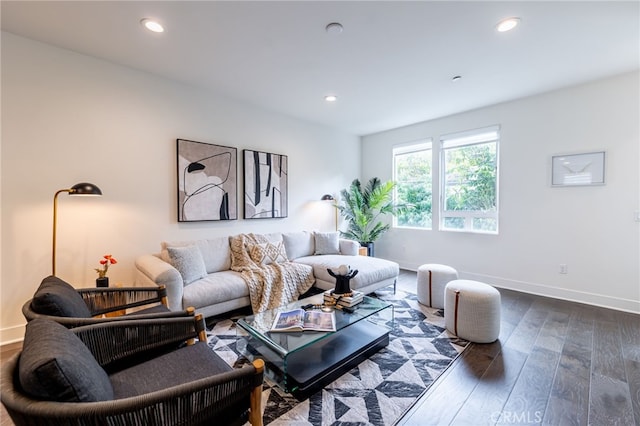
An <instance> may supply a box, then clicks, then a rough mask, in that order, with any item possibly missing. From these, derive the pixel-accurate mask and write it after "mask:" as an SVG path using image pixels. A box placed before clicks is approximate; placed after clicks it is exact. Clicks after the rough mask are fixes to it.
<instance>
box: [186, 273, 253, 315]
mask: <svg viewBox="0 0 640 426" xmlns="http://www.w3.org/2000/svg"><path fill="white" fill-rule="evenodd" d="M241 297H249V287H247V284H246V283H245V281H244V279H243V278H242V275H241V274H240V273H239V272H235V271H221V272H214V273H213V274H209V275H207V276H206V277H205V278H202V279H200V280H197V281H195V282H193V283H192V284H190V285H188V286H186V287H185V288H184V293H183V294H182V304H183V306H193V307H194V308H196V309H198V308H202V307H206V306H211V305H215V304H216V303H223V302H227V301H229V300H233V299H239V298H241Z"/></svg>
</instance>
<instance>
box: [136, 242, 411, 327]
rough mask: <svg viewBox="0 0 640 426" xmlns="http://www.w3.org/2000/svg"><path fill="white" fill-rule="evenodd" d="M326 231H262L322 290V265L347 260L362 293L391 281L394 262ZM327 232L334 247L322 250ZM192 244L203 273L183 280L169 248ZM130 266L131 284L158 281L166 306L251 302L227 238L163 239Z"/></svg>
mask: <svg viewBox="0 0 640 426" xmlns="http://www.w3.org/2000/svg"><path fill="white" fill-rule="evenodd" d="M332 234H334V233H324V234H323V233H314V232H306V231H300V232H288V233H274V234H265V235H264V236H265V237H266V238H267V239H268V240H269V241H270V242H272V243H279V242H282V243H283V246H284V249H285V251H286V254H287V258H288V260H289V261H293V262H296V263H298V264H303V265H307V266H308V267H309V268H312V270H313V275H314V277H315V284H314V285H315V286H316V287H318V288H320V289H322V290H328V289H332V288H334V287H335V279H334V278H332V277H331V276H330V275H329V273H328V272H327V268H330V269H332V270H337V268H338V267H339V266H340V265H349V266H350V267H351V268H352V269H357V270H358V271H359V273H358V274H357V275H356V276H355V277H354V278H353V279H351V282H350V285H351V288H352V289H353V290H358V291H361V292H363V293H365V294H368V293H371V292H373V291H375V290H377V289H380V288H383V287H387V286H389V285H394V286H395V283H396V279H397V277H398V273H399V266H398V264H397V263H395V262H391V261H388V260H385V259H380V258H374V257H367V256H359V255H358V248H359V244H358V243H357V242H355V241H351V240H345V239H339V240H338V241H336V239H337V235H332ZM327 237H328V238H329V241H331V242H333V243H334V245H335V248H329V249H327V246H326V242H327ZM316 242H317V244H316ZM336 243H337V244H336ZM329 245H331V244H329ZM194 246H196V247H197V248H198V250H197V251H199V252H200V254H201V255H202V259H203V260H204V267H205V268H206V273H204V274H203V275H205V276H204V277H202V278H199V277H196V279H195V280H193V281H192V282H190V281H191V280H192V279H193V277H190V276H187V281H188V282H187V283H186V284H185V279H184V278H183V275H184V274H185V270H184V265H176V266H179V267H180V268H181V269H182V273H181V272H180V271H179V270H178V269H176V268H175V267H174V266H172V264H171V263H172V258H171V257H170V256H169V249H170V248H175V247H178V248H179V247H183V248H189V249H190V250H191V249H193V248H194ZM316 253H331V254H316ZM173 263H175V262H173ZM135 265H136V285H139V286H149V285H164V286H165V287H166V288H167V298H168V306H169V309H171V310H182V309H185V307H186V306H193V307H195V308H196V311H198V312H199V313H202V314H203V315H204V316H206V317H208V316H212V315H218V314H221V313H225V312H228V311H231V310H234V309H237V308H242V307H245V306H250V305H251V301H250V299H249V288H248V287H247V285H246V283H245V281H244V279H243V278H242V276H241V274H240V273H238V272H235V271H232V270H231V269H230V268H231V249H230V245H229V237H217V238H212V239H203V240H191V241H177V242H163V243H162V251H161V252H160V253H157V254H146V255H142V256H140V257H138V258H137V259H136V262H135ZM187 272H190V271H187ZM187 275H189V274H187ZM394 290H395V287H394Z"/></svg>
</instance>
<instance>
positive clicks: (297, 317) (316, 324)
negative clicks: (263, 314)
mask: <svg viewBox="0 0 640 426" xmlns="http://www.w3.org/2000/svg"><path fill="white" fill-rule="evenodd" d="M305 330H312V331H336V317H335V314H334V313H333V312H321V311H313V310H309V311H305V310H304V309H295V310H293V311H286V312H278V315H276V319H275V321H274V322H273V326H272V327H271V331H305Z"/></svg>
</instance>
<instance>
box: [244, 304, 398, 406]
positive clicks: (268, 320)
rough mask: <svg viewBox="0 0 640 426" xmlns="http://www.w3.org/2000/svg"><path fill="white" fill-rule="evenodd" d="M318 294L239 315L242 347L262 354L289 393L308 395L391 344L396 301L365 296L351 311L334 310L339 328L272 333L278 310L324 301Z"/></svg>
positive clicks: (268, 369) (272, 375)
mask: <svg viewBox="0 0 640 426" xmlns="http://www.w3.org/2000/svg"><path fill="white" fill-rule="evenodd" d="M322 301H323V295H322V294H318V295H315V296H312V297H308V298H306V299H302V300H298V301H296V302H293V303H290V304H288V305H285V306H281V307H279V308H276V309H272V310H269V311H265V312H261V313H259V314H256V315H251V316H248V317H246V318H242V319H240V320H238V322H237V325H238V327H236V330H237V333H238V337H239V339H238V346H237V348H238V350H239V351H240V353H242V354H243V355H244V356H246V357H247V358H248V359H249V360H250V361H253V360H254V359H256V358H261V359H263V360H264V361H265V364H266V374H267V375H268V376H269V377H270V378H271V379H272V380H274V381H275V382H276V383H277V384H278V385H279V386H280V387H281V388H282V389H284V390H285V391H286V392H289V393H291V394H293V395H294V396H295V397H297V398H299V399H304V398H306V397H307V396H309V395H311V394H312V393H314V392H316V391H318V390H320V389H322V388H323V387H324V386H325V385H327V384H328V383H330V382H332V381H333V380H335V379H337V378H338V377H340V376H341V375H343V374H344V373H346V372H347V371H349V370H350V369H351V368H353V367H354V366H356V365H358V364H359V363H360V362H362V361H363V360H365V359H366V358H368V357H369V356H371V355H372V354H374V353H376V352H378V351H379V350H380V349H382V348H384V347H385V346H387V345H388V344H389V331H390V330H391V327H393V320H394V312H393V305H392V304H390V303H388V302H385V301H382V300H379V299H375V298H373V297H368V296H365V297H364V300H363V301H362V302H361V303H359V304H358V305H356V306H355V307H354V308H353V313H348V312H345V311H342V310H339V309H336V310H335V311H334V312H335V319H336V331H335V332H317V331H301V332H271V331H269V330H270V329H271V326H272V325H273V321H274V319H275V318H276V315H277V313H278V312H281V311H290V310H292V309H296V308H300V307H302V306H305V305H307V304H314V305H315V304H322Z"/></svg>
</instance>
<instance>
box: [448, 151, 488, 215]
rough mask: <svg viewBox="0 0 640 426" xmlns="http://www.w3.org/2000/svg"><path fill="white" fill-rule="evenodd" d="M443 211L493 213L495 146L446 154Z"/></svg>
mask: <svg viewBox="0 0 640 426" xmlns="http://www.w3.org/2000/svg"><path fill="white" fill-rule="evenodd" d="M445 170H446V172H445V173H446V177H445V210H454V211H456V210H458V211H459V210H466V211H495V210H496V170H497V169H496V144H495V143H493V142H492V143H487V144H478V145H470V146H463V147H459V148H449V149H447V150H446V151H445Z"/></svg>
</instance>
